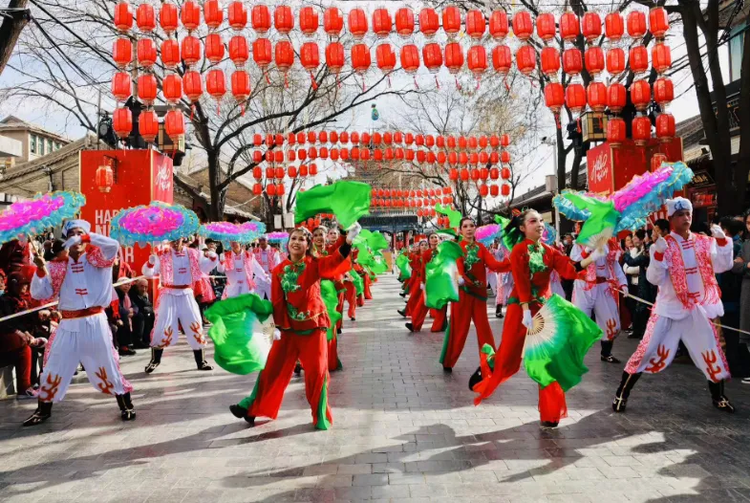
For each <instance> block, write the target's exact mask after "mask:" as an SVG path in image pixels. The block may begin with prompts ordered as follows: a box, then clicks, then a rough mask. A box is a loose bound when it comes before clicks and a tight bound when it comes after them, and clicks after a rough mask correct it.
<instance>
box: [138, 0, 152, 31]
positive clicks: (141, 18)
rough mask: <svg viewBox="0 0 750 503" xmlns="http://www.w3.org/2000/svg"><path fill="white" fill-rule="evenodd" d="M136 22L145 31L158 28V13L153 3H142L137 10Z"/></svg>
mask: <svg viewBox="0 0 750 503" xmlns="http://www.w3.org/2000/svg"><path fill="white" fill-rule="evenodd" d="M135 23H136V24H137V25H138V29H139V30H141V31H142V32H143V33H151V32H152V31H154V30H155V29H156V13H155V12H154V7H153V6H152V5H151V4H147V3H142V4H141V5H139V6H138V9H137V10H136V11H135Z"/></svg>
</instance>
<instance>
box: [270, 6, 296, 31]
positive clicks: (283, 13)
mask: <svg viewBox="0 0 750 503" xmlns="http://www.w3.org/2000/svg"><path fill="white" fill-rule="evenodd" d="M273 26H274V28H276V31H278V32H279V33H281V34H282V35H288V34H289V32H290V31H292V29H293V28H294V14H293V13H292V8H291V7H289V6H288V5H277V6H276V8H275V9H274V10H273Z"/></svg>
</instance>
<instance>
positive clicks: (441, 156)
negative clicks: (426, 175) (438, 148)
mask: <svg viewBox="0 0 750 503" xmlns="http://www.w3.org/2000/svg"><path fill="white" fill-rule="evenodd" d="M447 161H448V156H447V155H445V152H438V155H437V163H438V164H440V165H441V166H445V163H446V162H447Z"/></svg>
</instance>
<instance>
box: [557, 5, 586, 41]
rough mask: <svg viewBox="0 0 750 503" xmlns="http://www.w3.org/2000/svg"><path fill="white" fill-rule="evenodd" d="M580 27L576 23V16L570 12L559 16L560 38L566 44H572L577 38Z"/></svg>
mask: <svg viewBox="0 0 750 503" xmlns="http://www.w3.org/2000/svg"><path fill="white" fill-rule="evenodd" d="M580 32H581V27H580V24H579V22H578V16H576V15H575V14H574V13H573V12H572V11H566V12H564V13H563V15H562V16H560V36H561V37H562V39H563V40H564V41H566V42H573V41H575V39H576V38H578V34H579V33H580Z"/></svg>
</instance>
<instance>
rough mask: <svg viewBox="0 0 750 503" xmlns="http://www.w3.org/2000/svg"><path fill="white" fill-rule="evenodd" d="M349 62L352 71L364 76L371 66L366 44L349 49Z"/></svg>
mask: <svg viewBox="0 0 750 503" xmlns="http://www.w3.org/2000/svg"><path fill="white" fill-rule="evenodd" d="M350 14H351V13H350ZM365 22H367V21H365ZM351 60H352V68H353V69H354V71H355V72H357V73H358V74H359V75H364V74H365V73H367V70H369V69H370V66H371V65H372V59H371V57H370V48H369V47H367V45H366V44H354V45H353V46H352V49H351Z"/></svg>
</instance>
